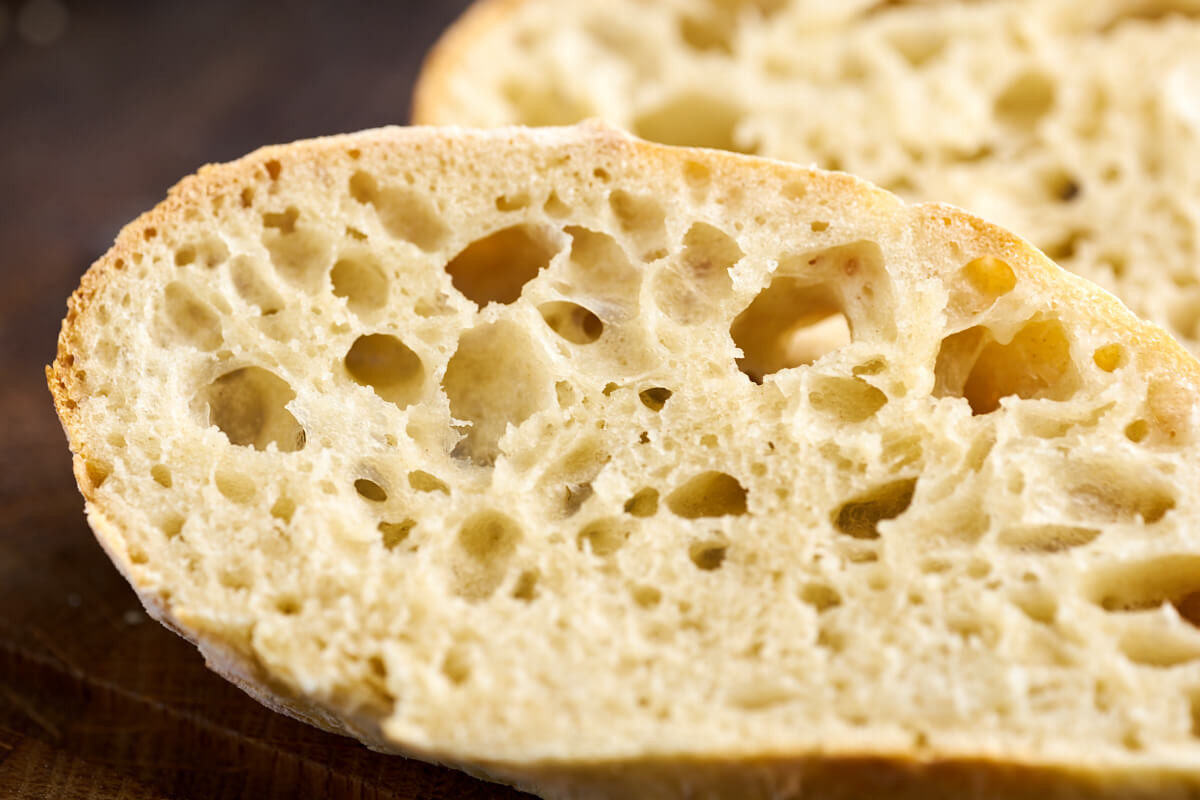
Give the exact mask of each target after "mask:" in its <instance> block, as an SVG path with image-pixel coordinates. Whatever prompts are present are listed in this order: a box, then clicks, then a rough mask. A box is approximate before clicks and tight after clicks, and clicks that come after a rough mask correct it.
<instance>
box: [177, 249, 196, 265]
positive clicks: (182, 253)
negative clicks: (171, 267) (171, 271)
mask: <svg viewBox="0 0 1200 800" xmlns="http://www.w3.org/2000/svg"><path fill="white" fill-rule="evenodd" d="M195 260H196V248H194V247H192V246H191V245H187V246H185V247H181V248H179V249H178V250H176V251H175V266H177V267H186V266H187V265H188V264H190V263H192V262H193V261H195Z"/></svg>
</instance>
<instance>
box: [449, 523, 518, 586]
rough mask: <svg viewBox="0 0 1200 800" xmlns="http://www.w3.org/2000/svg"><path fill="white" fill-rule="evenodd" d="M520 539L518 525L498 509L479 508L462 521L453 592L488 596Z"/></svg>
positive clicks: (457, 540) (497, 584)
mask: <svg viewBox="0 0 1200 800" xmlns="http://www.w3.org/2000/svg"><path fill="white" fill-rule="evenodd" d="M520 541H521V528H520V526H519V525H517V523H516V522H515V521H514V520H513V519H512V518H510V517H508V516H506V515H504V514H501V513H499V512H497V511H482V512H479V513H477V514H474V515H472V516H471V517H470V518H468V519H467V520H466V522H464V523H463V525H462V528H460V529H459V532H458V536H457V538H456V540H455V547H454V552H453V556H452V558H453V564H452V566H451V570H452V573H453V576H454V591H455V594H457V595H459V596H460V597H463V598H466V599H467V600H483V599H485V598H487V597H489V596H490V595H491V594H492V593H493V592H494V591H496V589H497V588H498V587H499V586H500V584H501V583H502V582H503V580H504V576H505V573H506V572H507V571H508V566H509V563H510V562H511V561H512V557H513V555H514V554H515V553H516V551H517V545H518V544H519V543H520Z"/></svg>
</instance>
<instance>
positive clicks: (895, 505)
mask: <svg viewBox="0 0 1200 800" xmlns="http://www.w3.org/2000/svg"><path fill="white" fill-rule="evenodd" d="M916 488H917V479H916V478H906V479H904V480H899V481H892V482H891V483H886V484H884V485H882V486H878V487H876V488H874V489H872V490H871V491H869V492H865V493H863V494H861V495H858V496H857V497H854V498H852V499H851V500H849V501H847V502H845V503H843V504H842V506H841V507H840V508H839V509H838V510H837V511H835V512H834V514H833V524H834V526H836V527H837V529H838V530H839V531H841V532H842V533H844V534H846V535H847V536H852V537H854V538H855V539H878V538H879V523H880V522H883V521H884V520H889V519H892V518H894V517H898V516H900V515H901V514H903V513H904V512H905V511H906V510H907V509H908V506H909V504H911V503H912V498H913V494H914V493H915V492H916Z"/></svg>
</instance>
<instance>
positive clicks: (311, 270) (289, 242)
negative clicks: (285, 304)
mask: <svg viewBox="0 0 1200 800" xmlns="http://www.w3.org/2000/svg"><path fill="white" fill-rule="evenodd" d="M299 220H300V214H299V212H298V211H297V210H296V209H295V208H294V207H291V206H289V207H288V209H287V211H286V212H284V213H282V214H270V213H268V214H264V215H263V227H264V228H265V230H264V231H263V237H262V241H263V245H264V246H265V247H266V248H267V252H268V253H270V255H271V263H272V264H273V265H274V266H275V270H276V271H277V272H278V273H279V274H280V275H282V276H283V277H284V278H285V279H287V280H288V281H290V282H292V283H294V284H296V285H298V286H303V287H305V288H309V289H312V288H315V287H316V286H317V284H318V283H319V282H320V281H321V280H324V276H325V273H326V271H327V270H328V269H329V266H330V263H331V262H332V260H333V254H332V249H333V248H332V246H331V243H330V240H329V237H328V236H326V235H325V234H324V233H322V232H320V231H318V230H315V229H313V228H309V227H301V226H299V225H298V224H297V223H298V222H299Z"/></svg>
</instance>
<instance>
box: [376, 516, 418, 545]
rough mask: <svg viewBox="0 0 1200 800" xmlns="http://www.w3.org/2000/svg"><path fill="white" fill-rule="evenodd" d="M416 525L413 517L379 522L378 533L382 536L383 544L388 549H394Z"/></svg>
mask: <svg viewBox="0 0 1200 800" xmlns="http://www.w3.org/2000/svg"><path fill="white" fill-rule="evenodd" d="M416 526H417V521H416V520H414V519H405V520H402V521H400V522H381V523H379V533H380V534H382V536H383V546H384V547H386V548H387V549H388V550H395V549H396V547H397V546H398V545H400V544H401V543H402V542H403V541H404V540H405V539H407V538H408V535H409V534H410V533H412V529H413V528H415V527H416Z"/></svg>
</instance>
